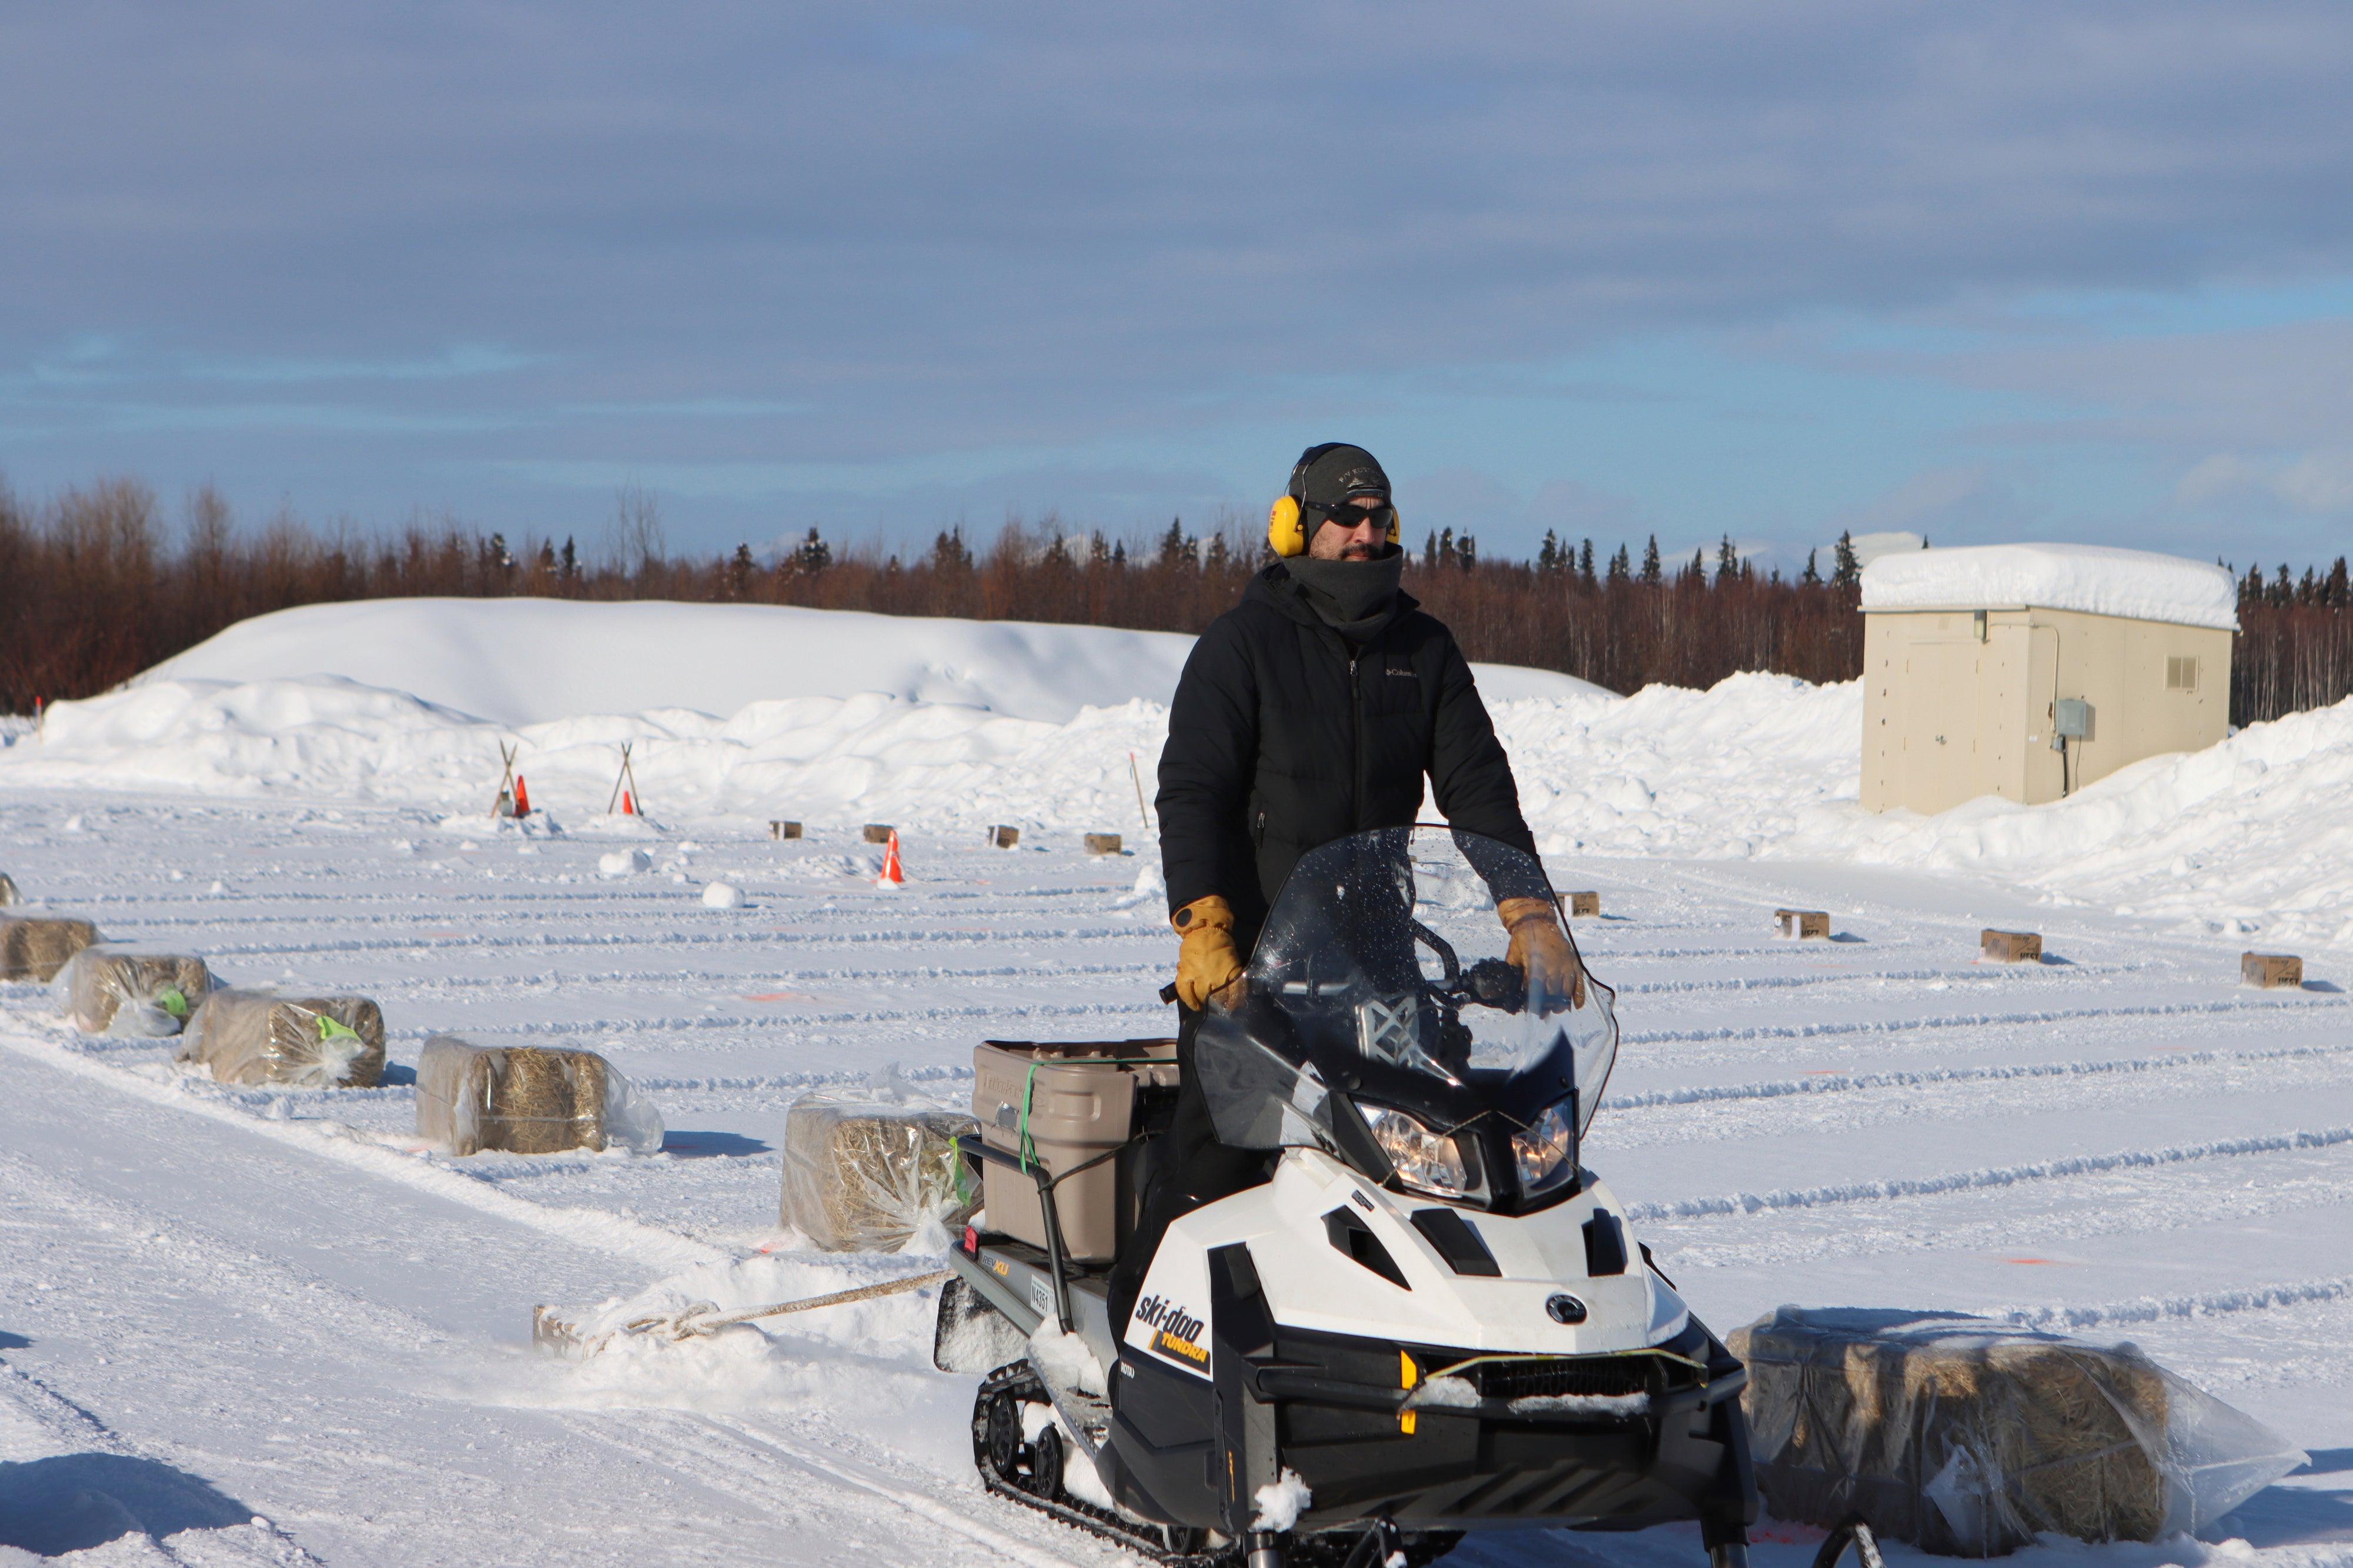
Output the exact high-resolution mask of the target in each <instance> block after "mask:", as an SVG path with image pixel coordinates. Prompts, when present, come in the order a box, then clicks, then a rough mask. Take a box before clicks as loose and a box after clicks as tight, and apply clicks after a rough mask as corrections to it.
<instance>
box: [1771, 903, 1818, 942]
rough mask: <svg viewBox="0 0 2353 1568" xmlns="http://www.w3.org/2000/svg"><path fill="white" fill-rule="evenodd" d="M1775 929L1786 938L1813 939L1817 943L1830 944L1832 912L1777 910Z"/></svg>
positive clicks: (1775, 913) (1774, 917) (1774, 921)
mask: <svg viewBox="0 0 2353 1568" xmlns="http://www.w3.org/2000/svg"><path fill="white" fill-rule="evenodd" d="M1773 929H1774V930H1775V931H1778V932H1779V933H1780V934H1781V935H1783V936H1786V937H1793V938H1799V939H1803V938H1807V937H1811V938H1814V939H1816V940H1817V941H1820V942H1828V941H1829V940H1830V936H1831V917H1830V911H1829V910H1774V911H1773Z"/></svg>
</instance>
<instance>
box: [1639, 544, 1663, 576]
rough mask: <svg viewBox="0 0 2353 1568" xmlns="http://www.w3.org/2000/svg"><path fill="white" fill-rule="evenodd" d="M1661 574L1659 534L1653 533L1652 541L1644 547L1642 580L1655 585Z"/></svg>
mask: <svg viewBox="0 0 2353 1568" xmlns="http://www.w3.org/2000/svg"><path fill="white" fill-rule="evenodd" d="M1660 576H1661V572H1660V568H1659V536H1658V535H1657V534H1655V533H1654V534H1652V535H1651V542H1650V543H1648V544H1646V545H1644V546H1643V547H1642V581H1643V582H1645V583H1648V584H1651V585H1652V586H1653V587H1655V586H1657V585H1658V582H1659V579H1660Z"/></svg>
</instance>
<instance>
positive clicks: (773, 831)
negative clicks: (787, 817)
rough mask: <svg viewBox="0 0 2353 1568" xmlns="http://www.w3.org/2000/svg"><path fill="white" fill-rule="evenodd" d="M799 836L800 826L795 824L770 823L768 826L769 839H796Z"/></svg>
mask: <svg viewBox="0 0 2353 1568" xmlns="http://www.w3.org/2000/svg"><path fill="white" fill-rule="evenodd" d="M800 836H801V825H800V824H799V823H797V822H771V823H770V824H768V837H771V838H798V837H800Z"/></svg>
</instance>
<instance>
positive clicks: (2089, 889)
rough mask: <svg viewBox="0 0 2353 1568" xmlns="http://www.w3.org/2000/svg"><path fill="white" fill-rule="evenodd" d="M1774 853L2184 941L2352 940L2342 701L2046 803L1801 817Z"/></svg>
mask: <svg viewBox="0 0 2353 1568" xmlns="http://www.w3.org/2000/svg"><path fill="white" fill-rule="evenodd" d="M1776 852H1777V853H1780V854H1788V855H1810V856H1816V857H1820V858H1825V859H1827V858H1839V859H1852V860H1860V861H1864V862H1876V863H1880V864H1885V865H1896V866H1910V867H1918V868H1928V869H1936V870H1955V871H1977V872H1991V873H1995V874H1998V875H2000V876H2001V877H2003V878H2005V879H2011V880H2016V881H2021V882H2025V883H2027V884H2029V885H2031V886H2035V887H2040V888H2042V889H2047V890H2048V894H2049V897H2050V899H2051V900H2052V902H2054V903H2066V902H2081V903H2089V904H2096V905H2103V906H2106V907H2109V908H2113V909H2115V910H2117V911H2118V912H2120V913H2124V914H2138V915H2155V916H2160V917H2164V918H2168V919H2173V920H2179V921H2183V922H2184V929H2185V930H2186V931H2190V932H2205V933H2209V934H2219V935H2223V936H2252V935H2254V934H2256V933H2258V932H2260V933H2261V934H2262V935H2263V937H2264V939H2265V940H2266V941H2267V942H2282V943H2294V942H2325V943H2327V944H2330V945H2333V946H2340V947H2342V946H2353V878H2348V876H2347V875H2346V873H2345V868H2346V867H2347V866H2348V865H2353V699H2348V700H2345V701H2343V702H2339V703H2337V705H2336V706H2335V707H2333V708H2323V709H2318V710H2314V711H2312V712H2308V713H2291V714H2289V715H2288V716H2287V717H2285V718H2284V719H2279V720H2275V721H2273V722H2271V723H2268V724H2253V725H2250V726H2249V727H2248V728H2246V729H2244V730H2242V731H2240V732H2239V733H2238V734H2236V735H2233V736H2232V737H2231V738H2230V739H2229V740H2227V741H2225V742H2222V743H2221V744H2220V745H2216V746H2210V747H2208V748H2207V749H2206V750H2205V751H2202V752H2177V753H2174V754H2171V755H2168V756H2161V757H2149V758H2147V759H2145V760H2144V761H2141V762H2138V763H2134V764H2133V765H2132V766H2130V767H2127V768H2123V769H2119V770H2118V771H2117V772H2116V773H2112V774H2110V775H2109V776H2108V777H2106V778H2104V779H2102V780H2100V781H2099V782H2098V783H2097V784H2092V785H2090V786H2089V787H2087V788H2085V789H2084V790H2081V791H2079V792H2078V793H2076V794H2075V795H2071V796H2069V797H2068V798H2067V799H2065V800H2063V801H2053V802H2052V803H2050V804H2049V805H2034V806H2026V805H2015V804H2013V803H2011V802H2009V801H2005V800H2000V799H1997V798H1994V797H1991V796H1988V797H1983V798H1980V799H1978V800H1974V801H1970V802H1968V803H1967V804H1966V805H1958V806H1956V807H1954V808H1953V809H1952V810H1950V811H1948V812H1946V813H1944V814H1943V815H1941V816H1933V817H1926V818H1923V817H1919V816H1914V815H1912V814H1911V813H1909V812H1890V813H1888V814H1887V815H1885V816H1870V815H1868V814H1865V813H1862V812H1820V813H1811V814H1806V815H1805V816H1804V817H1803V820H1802V822H1801V825H1800V829H1799V832H1798V833H1796V834H1795V835H1793V836H1792V837H1791V839H1790V840H1789V842H1788V843H1787V844H1786V845H1784V846H1782V847H1779V848H1778V850H1777V851H1776Z"/></svg>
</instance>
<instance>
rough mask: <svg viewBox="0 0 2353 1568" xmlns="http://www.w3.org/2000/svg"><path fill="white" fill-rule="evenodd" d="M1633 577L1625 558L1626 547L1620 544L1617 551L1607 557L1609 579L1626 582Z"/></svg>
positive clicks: (1615, 581)
mask: <svg viewBox="0 0 2353 1568" xmlns="http://www.w3.org/2000/svg"><path fill="white" fill-rule="evenodd" d="M1633 577H1634V573H1633V568H1632V566H1631V565H1630V564H1629V563H1628V561H1627V558H1626V547H1625V546H1624V545H1622V544H1621V545H1620V546H1619V547H1618V553H1617V554H1615V555H1612V556H1611V557H1610V558H1609V581H1610V582H1612V583H1628V582H1631V581H1632V580H1633Z"/></svg>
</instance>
